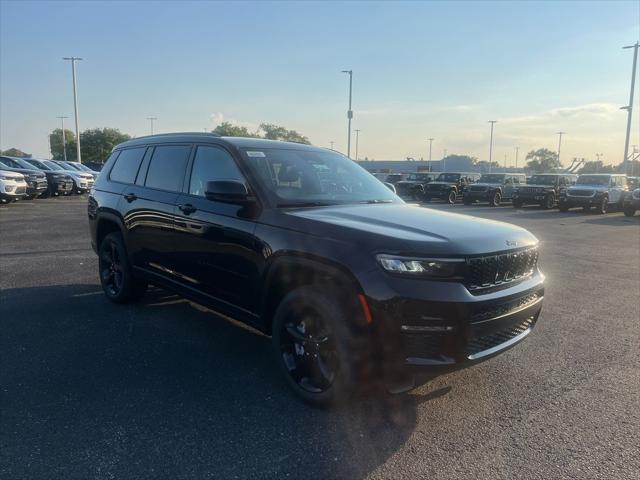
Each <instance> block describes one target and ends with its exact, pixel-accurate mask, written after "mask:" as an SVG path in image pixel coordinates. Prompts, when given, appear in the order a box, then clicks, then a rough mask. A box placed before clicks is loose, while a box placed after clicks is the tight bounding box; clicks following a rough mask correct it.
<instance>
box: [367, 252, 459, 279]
mask: <svg viewBox="0 0 640 480" xmlns="http://www.w3.org/2000/svg"><path fill="white" fill-rule="evenodd" d="M376 258H377V260H378V263H380V266H382V268H384V269H385V270H386V271H387V272H389V273H393V274H399V275H407V276H416V277H430V278H454V277H459V276H461V274H462V272H461V271H460V270H461V268H462V266H463V265H464V262H465V261H464V259H457V258H447V259H443V258H411V257H400V256H395V255H385V254H381V255H377V256H376Z"/></svg>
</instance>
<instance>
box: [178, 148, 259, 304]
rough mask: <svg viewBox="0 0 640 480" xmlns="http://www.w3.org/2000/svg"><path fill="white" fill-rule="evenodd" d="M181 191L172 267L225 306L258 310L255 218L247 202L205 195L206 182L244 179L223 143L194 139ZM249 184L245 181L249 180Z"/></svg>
mask: <svg viewBox="0 0 640 480" xmlns="http://www.w3.org/2000/svg"><path fill="white" fill-rule="evenodd" d="M189 172H190V174H188V175H187V178H186V181H185V188H184V193H183V194H182V195H180V197H179V198H178V200H177V205H178V207H177V210H176V224H177V241H176V247H175V248H176V250H177V252H176V256H177V265H176V270H177V271H178V272H179V274H180V275H181V277H182V278H183V279H184V281H185V282H186V283H187V284H188V285H191V286H192V287H194V288H197V289H198V290H200V291H202V292H204V293H205V294H207V295H208V296H209V297H213V300H216V301H218V302H221V303H223V304H224V305H225V306H233V307H239V308H241V309H242V310H245V311H246V312H255V311H257V304H256V302H257V298H258V297H259V295H257V279H258V274H257V269H258V265H259V263H260V262H261V261H262V257H261V254H260V250H259V248H258V247H257V242H256V241H255V237H254V231H255V228H256V223H255V221H254V220H253V219H252V217H251V216H250V215H248V214H247V207H244V206H242V205H237V204H231V203H224V202H217V201H213V200H208V199H207V198H205V188H206V184H207V182H210V181H216V180H236V181H240V182H243V183H245V184H247V182H246V180H245V177H244V175H243V174H242V173H241V171H240V169H239V168H238V166H237V164H236V162H235V160H234V158H233V156H232V155H231V153H230V152H229V151H227V150H226V149H225V148H223V147H222V146H216V145H210V144H209V145H198V146H197V147H196V150H195V154H194V156H193V160H192V162H191V163H190V168H189ZM247 185H248V184H247Z"/></svg>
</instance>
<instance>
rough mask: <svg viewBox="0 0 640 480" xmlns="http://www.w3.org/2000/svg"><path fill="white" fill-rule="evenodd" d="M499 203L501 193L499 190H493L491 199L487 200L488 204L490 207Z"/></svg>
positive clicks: (497, 205)
mask: <svg viewBox="0 0 640 480" xmlns="http://www.w3.org/2000/svg"><path fill="white" fill-rule="evenodd" d="M501 203H502V195H501V194H500V192H495V193H494V194H493V195H492V196H491V201H490V202H489V205H491V206H492V207H499V206H500V204H501Z"/></svg>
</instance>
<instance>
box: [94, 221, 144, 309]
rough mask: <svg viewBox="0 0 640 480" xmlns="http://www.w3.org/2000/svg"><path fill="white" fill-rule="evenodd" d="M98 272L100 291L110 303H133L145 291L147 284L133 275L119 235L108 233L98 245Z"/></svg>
mask: <svg viewBox="0 0 640 480" xmlns="http://www.w3.org/2000/svg"><path fill="white" fill-rule="evenodd" d="M98 270H99V272H100V283H101V285H102V290H103V291H104V293H105V295H106V296H107V298H108V299H109V300H111V301H112V302H115V303H128V302H133V301H135V300H138V299H139V298H140V297H142V296H143V295H144V293H145V291H146V290H147V284H146V283H145V282H142V281H140V280H139V279H137V278H136V277H135V276H134V275H133V272H132V270H131V265H129V259H128V257H127V249H126V247H125V245H124V241H123V240H122V235H121V234H120V233H117V232H114V233H110V234H109V235H107V236H106V237H104V240H102V243H100V249H99V250H98Z"/></svg>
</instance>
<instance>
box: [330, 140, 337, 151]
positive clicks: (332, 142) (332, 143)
mask: <svg viewBox="0 0 640 480" xmlns="http://www.w3.org/2000/svg"><path fill="white" fill-rule="evenodd" d="M329 143H330V144H331V150H333V145H334V143H336V142H334V141H333V140H331V141H330V142H329Z"/></svg>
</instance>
